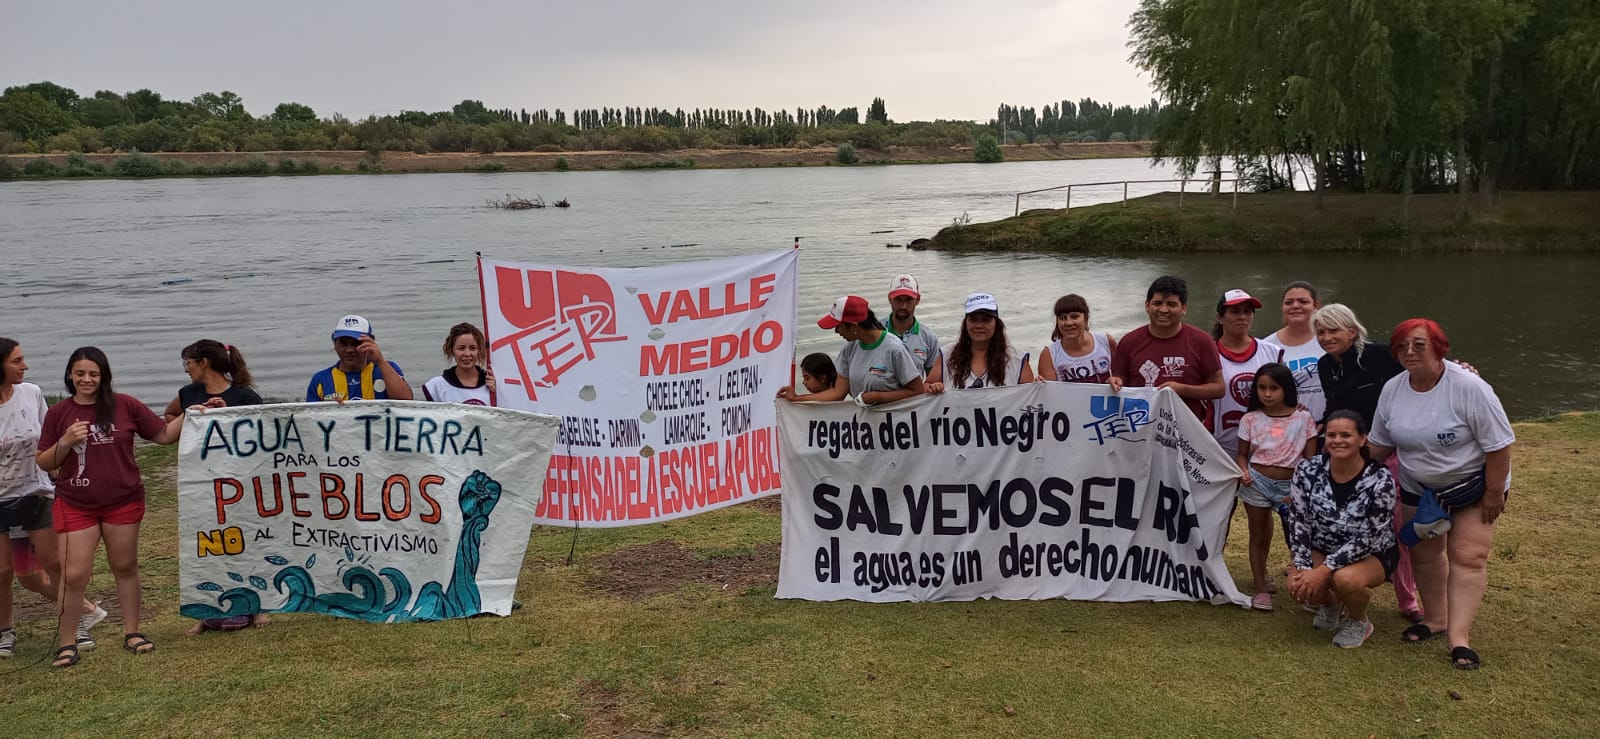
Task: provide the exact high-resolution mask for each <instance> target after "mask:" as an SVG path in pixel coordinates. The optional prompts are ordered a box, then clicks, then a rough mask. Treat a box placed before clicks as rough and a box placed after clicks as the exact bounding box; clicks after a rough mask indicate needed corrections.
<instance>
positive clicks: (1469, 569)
mask: <svg viewBox="0 0 1600 739" xmlns="http://www.w3.org/2000/svg"><path fill="white" fill-rule="evenodd" d="M1389 348H1390V350H1391V351H1392V352H1393V354H1394V356H1395V357H1396V358H1397V359H1399V360H1400V365H1401V366H1402V367H1404V368H1405V372H1402V373H1401V374H1399V375H1396V376H1395V377H1394V378H1393V379H1391V380H1389V382H1388V383H1386V384H1385V385H1384V387H1383V392H1382V393H1381V394H1380V395H1379V397H1378V408H1377V410H1376V411H1375V412H1374V414H1373V419H1372V434H1371V435H1370V436H1369V437H1368V444H1369V446H1370V447H1371V448H1372V451H1373V454H1374V456H1376V457H1377V458H1378V459H1380V460H1381V459H1383V458H1385V457H1387V456H1388V455H1390V454H1392V453H1394V452H1396V451H1398V452H1399V453H1400V499H1401V502H1402V503H1403V504H1404V510H1405V516H1406V518H1407V519H1409V520H1410V523H1408V524H1407V527H1406V530H1405V531H1403V532H1402V535H1401V538H1402V540H1404V541H1406V542H1407V543H1408V544H1409V545H1410V546H1411V564H1412V568H1413V569H1414V571H1415V573H1416V578H1417V589H1418V591H1420V593H1421V595H1422V606H1423V612H1424V614H1425V617H1424V619H1423V620H1422V622H1421V623H1418V624H1415V625H1413V626H1411V627H1410V628H1408V629H1406V630H1405V632H1404V633H1403V634H1402V636H1401V638H1402V639H1403V640H1404V641H1406V642H1407V643H1411V644H1418V643H1421V642H1425V641H1427V640H1429V639H1432V638H1433V637H1434V636H1437V635H1439V634H1441V633H1448V635H1449V637H1450V647H1451V650H1450V662H1451V664H1452V665H1454V666H1455V667H1456V668H1457V669H1461V670H1475V669H1477V668H1478V666H1479V665H1480V664H1481V660H1480V659H1479V657H1478V653H1477V652H1475V651H1473V650H1472V648H1471V647H1470V646H1468V642H1469V637H1470V636H1471V632H1472V622H1473V620H1474V619H1476V618H1477V616H1478V607H1479V606H1480V605H1481V604H1482V603H1483V591H1484V586H1485V585H1486V583H1487V579H1488V575H1487V572H1486V565H1487V563H1488V559H1489V547H1490V545H1491V544H1492V542H1493V540H1494V524H1495V519H1497V518H1499V517H1500V513H1501V512H1502V511H1504V510H1505V507H1506V494H1507V493H1508V491H1509V490H1510V486H1511V445H1512V444H1513V443H1514V442H1515V441H1516V435H1515V434H1514V433H1513V432H1512V430H1511V423H1510V421H1509V420H1507V418H1506V412H1505V408H1504V407H1502V406H1501V405H1500V399H1499V398H1498V397H1496V396H1495V394H1494V389H1493V388H1491V387H1489V384H1488V383H1486V382H1484V381H1483V380H1482V379H1481V378H1479V377H1478V376H1477V375H1475V374H1473V373H1472V372H1469V371H1467V370H1465V369H1462V368H1461V366H1460V365H1458V364H1456V363H1454V362H1447V361H1445V357H1446V356H1447V355H1448V354H1449V352H1450V340H1449V338H1448V337H1446V336H1445V333H1444V330H1443V329H1441V328H1440V327H1439V324H1437V323H1434V322H1433V321H1431V320H1428V319H1426V318H1412V319H1409V320H1407V321H1404V322H1402V323H1401V324H1400V325H1399V326H1398V327H1396V328H1395V330H1394V334H1393V335H1392V336H1391V337H1390V339H1389ZM1419 508H1421V510H1422V512H1423V514H1424V515H1422V516H1419V515H1418V509H1419ZM1430 514H1431V515H1430ZM1419 534H1420V537H1419Z"/></svg>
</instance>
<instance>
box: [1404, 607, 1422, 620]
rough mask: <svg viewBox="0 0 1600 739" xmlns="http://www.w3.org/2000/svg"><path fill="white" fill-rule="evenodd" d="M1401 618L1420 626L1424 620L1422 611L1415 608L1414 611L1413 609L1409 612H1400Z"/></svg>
mask: <svg viewBox="0 0 1600 739" xmlns="http://www.w3.org/2000/svg"><path fill="white" fill-rule="evenodd" d="M1400 617H1401V618H1404V619H1405V620H1407V621H1410V622H1411V623H1414V624H1420V623H1422V619H1423V614H1422V609H1420V608H1413V609H1411V610H1409V611H1401V612H1400Z"/></svg>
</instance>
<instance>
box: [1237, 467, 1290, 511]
mask: <svg viewBox="0 0 1600 739" xmlns="http://www.w3.org/2000/svg"><path fill="white" fill-rule="evenodd" d="M1289 482H1290V481H1289V480H1274V479H1272V478H1269V477H1267V476H1266V475H1263V474H1261V473H1260V472H1252V473H1250V484H1249V485H1240V486H1239V492H1238V493H1237V495H1238V496H1239V500H1242V501H1244V504H1245V505H1247V506H1250V507H1251V508H1277V507H1278V506H1280V505H1283V502H1284V501H1286V500H1288V499H1289Z"/></svg>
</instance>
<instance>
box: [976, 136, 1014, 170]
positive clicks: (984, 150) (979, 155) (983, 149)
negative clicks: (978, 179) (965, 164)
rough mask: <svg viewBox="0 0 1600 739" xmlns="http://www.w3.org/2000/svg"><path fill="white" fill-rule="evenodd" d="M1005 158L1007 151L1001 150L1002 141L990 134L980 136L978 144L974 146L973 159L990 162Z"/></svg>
mask: <svg viewBox="0 0 1600 739" xmlns="http://www.w3.org/2000/svg"><path fill="white" fill-rule="evenodd" d="M1005 158H1006V155H1005V152H1003V151H1001V150H1000V142H998V141H995V140H994V136H992V135H990V134H987V133H986V134H984V135H982V136H979V137H978V143H977V145H975V146H973V147H972V159H973V161H976V162H983V163H986V164H989V163H994V162H1000V161H1005Z"/></svg>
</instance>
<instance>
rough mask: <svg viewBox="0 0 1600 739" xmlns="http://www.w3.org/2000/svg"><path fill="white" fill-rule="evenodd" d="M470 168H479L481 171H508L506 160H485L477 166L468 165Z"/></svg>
mask: <svg viewBox="0 0 1600 739" xmlns="http://www.w3.org/2000/svg"><path fill="white" fill-rule="evenodd" d="M468 169H477V170H478V171H479V172H504V171H506V163H505V162H484V163H483V164H480V165H478V166H477V167H475V168H474V167H468Z"/></svg>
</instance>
